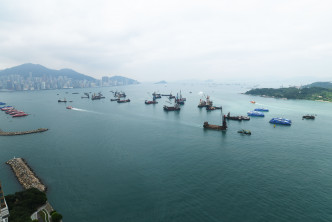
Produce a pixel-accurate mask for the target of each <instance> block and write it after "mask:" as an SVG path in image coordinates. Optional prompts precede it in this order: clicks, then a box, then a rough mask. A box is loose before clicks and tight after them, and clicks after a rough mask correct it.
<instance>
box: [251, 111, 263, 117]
mask: <svg viewBox="0 0 332 222" xmlns="http://www.w3.org/2000/svg"><path fill="white" fill-rule="evenodd" d="M247 114H248V116H259V117H264V113H262V112H258V111H249V112H248V113H247Z"/></svg>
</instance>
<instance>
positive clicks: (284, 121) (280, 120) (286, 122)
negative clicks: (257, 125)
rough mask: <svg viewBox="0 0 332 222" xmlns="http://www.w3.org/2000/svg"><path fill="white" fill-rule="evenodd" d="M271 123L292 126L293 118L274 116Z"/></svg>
mask: <svg viewBox="0 0 332 222" xmlns="http://www.w3.org/2000/svg"><path fill="white" fill-rule="evenodd" d="M270 123H273V124H281V125H287V126H290V125H292V120H289V119H285V118H272V119H271V120H270Z"/></svg>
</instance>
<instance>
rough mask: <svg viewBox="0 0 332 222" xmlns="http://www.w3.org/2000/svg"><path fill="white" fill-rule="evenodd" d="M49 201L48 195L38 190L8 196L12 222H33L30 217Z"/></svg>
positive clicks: (32, 189) (33, 189)
mask: <svg viewBox="0 0 332 222" xmlns="http://www.w3.org/2000/svg"><path fill="white" fill-rule="evenodd" d="M46 201H47V197H46V194H45V193H43V192H41V191H39V190H38V189H36V188H31V189H28V190H24V191H21V192H16V193H15V194H9V195H7V196H6V202H7V205H8V208H9V212H10V216H9V221H11V222H27V221H31V218H30V216H31V215H32V214H33V213H34V212H35V211H36V210H37V209H38V207H40V206H42V205H44V204H45V203H46Z"/></svg>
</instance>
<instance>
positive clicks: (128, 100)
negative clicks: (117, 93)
mask: <svg viewBox="0 0 332 222" xmlns="http://www.w3.org/2000/svg"><path fill="white" fill-rule="evenodd" d="M129 102H130V99H125V100H118V101H117V103H129Z"/></svg>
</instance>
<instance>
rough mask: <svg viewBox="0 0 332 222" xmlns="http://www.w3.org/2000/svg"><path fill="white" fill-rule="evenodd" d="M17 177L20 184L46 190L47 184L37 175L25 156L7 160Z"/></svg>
mask: <svg viewBox="0 0 332 222" xmlns="http://www.w3.org/2000/svg"><path fill="white" fill-rule="evenodd" d="M6 164H8V165H9V166H10V167H11V168H12V170H13V172H14V173H15V176H16V177H17V179H18V181H19V182H20V184H21V185H22V186H23V187H24V188H25V189H29V188H33V187H34V188H37V189H38V190H40V191H42V192H45V191H46V189H47V188H46V186H45V185H44V184H43V183H42V182H41V180H40V179H39V178H38V177H37V176H36V175H35V173H34V172H33V170H32V169H31V168H30V167H29V165H28V164H27V162H26V161H25V160H24V159H23V158H14V159H11V160H8V161H7V162H6Z"/></svg>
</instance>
